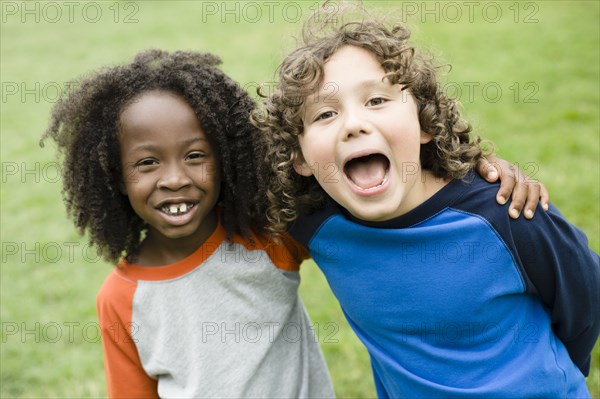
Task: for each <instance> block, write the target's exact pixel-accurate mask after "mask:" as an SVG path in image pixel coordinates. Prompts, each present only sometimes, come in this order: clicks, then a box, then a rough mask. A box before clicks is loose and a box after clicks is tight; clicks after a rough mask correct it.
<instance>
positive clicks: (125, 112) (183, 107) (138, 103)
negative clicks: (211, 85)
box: [119, 90, 196, 125]
mask: <svg viewBox="0 0 600 399" xmlns="http://www.w3.org/2000/svg"><path fill="white" fill-rule="evenodd" d="M191 114H193V115H194V118H196V116H195V113H194V110H193V109H192V107H191V106H190V105H189V104H188V103H187V101H186V100H185V99H183V98H182V97H181V96H179V95H177V94H175V93H172V92H169V91H163V90H152V91H147V92H144V93H142V94H140V95H138V96H137V97H135V98H134V99H133V100H131V101H130V102H129V103H128V104H126V105H125V106H124V107H123V109H122V110H121V114H120V116H119V119H120V121H121V123H122V124H128V125H131V124H133V125H138V124H143V123H144V122H147V121H148V120H160V119H167V120H177V119H181V118H189V117H190V116H191Z"/></svg>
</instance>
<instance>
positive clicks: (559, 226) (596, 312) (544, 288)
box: [510, 206, 600, 376]
mask: <svg viewBox="0 0 600 399" xmlns="http://www.w3.org/2000/svg"><path fill="white" fill-rule="evenodd" d="M510 225H511V230H512V235H513V237H514V244H515V246H516V249H517V253H518V255H519V258H520V259H519V263H521V266H522V267H523V269H524V272H525V273H526V275H527V276H528V278H529V280H530V282H531V284H532V285H531V286H528V291H529V292H531V293H534V294H537V295H538V296H539V297H540V298H541V300H542V301H543V303H544V304H545V305H546V306H547V307H548V308H549V309H551V320H552V327H553V330H554V332H555V333H556V335H557V336H558V337H559V338H560V340H561V341H562V342H563V343H564V344H565V346H566V348H567V350H568V351H569V355H570V356H571V359H572V360H573V362H574V363H575V364H576V365H577V367H579V369H580V370H581V372H582V373H583V374H584V375H585V376H587V375H588V374H589V370H590V359H591V352H592V349H593V347H594V344H595V343H596V340H597V339H598V333H599V332H600V260H599V259H600V258H599V257H598V254H596V253H594V252H593V251H592V250H591V249H590V248H589V247H588V240H587V237H586V236H585V234H584V233H583V232H582V231H581V230H579V229H578V228H577V227H575V226H573V225H572V224H570V223H569V222H567V220H566V219H565V218H564V217H563V216H562V215H561V214H560V212H558V210H557V209H556V208H554V207H553V206H550V209H549V210H548V212H544V211H543V210H542V209H538V210H537V212H536V213H535V218H534V219H533V220H531V221H527V220H524V219H523V218H520V219H518V220H515V221H511V223H510Z"/></svg>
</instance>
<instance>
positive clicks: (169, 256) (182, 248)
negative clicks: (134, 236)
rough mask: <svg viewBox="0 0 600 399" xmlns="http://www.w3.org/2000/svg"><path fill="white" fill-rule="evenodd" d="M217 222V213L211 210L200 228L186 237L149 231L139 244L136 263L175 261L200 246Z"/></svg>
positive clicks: (158, 264) (163, 264)
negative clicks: (166, 235) (175, 236)
mask: <svg viewBox="0 0 600 399" xmlns="http://www.w3.org/2000/svg"><path fill="white" fill-rule="evenodd" d="M218 223H219V218H218V216H217V213H216V212H212V213H210V214H209V215H208V216H207V217H206V219H205V221H204V222H203V223H202V228H201V229H199V230H198V231H197V232H196V233H195V234H192V235H189V236H187V237H181V238H177V239H172V238H168V237H164V236H162V235H160V234H155V233H154V232H152V231H149V232H148V236H147V237H146V238H145V239H144V242H143V243H142V245H141V248H140V252H139V255H138V258H137V261H136V264H138V265H140V266H166V265H171V264H173V263H177V262H179V261H181V260H183V259H185V258H187V257H188V256H190V255H191V254H193V253H194V252H195V251H196V250H197V249H198V248H200V247H201V246H202V245H203V244H204V243H205V242H206V240H207V239H208V238H209V237H210V236H211V235H212V233H213V232H214V231H215V229H216V228H217V224H218Z"/></svg>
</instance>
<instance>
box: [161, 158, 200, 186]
mask: <svg viewBox="0 0 600 399" xmlns="http://www.w3.org/2000/svg"><path fill="white" fill-rule="evenodd" d="M191 184H192V180H191V179H190V177H189V175H188V173H187V172H186V170H185V167H184V166H183V165H177V164H171V165H165V166H164V173H162V174H161V176H160V178H159V180H158V182H157V187H158V188H164V189H167V190H171V191H177V190H180V189H182V188H184V187H187V186H189V185H191Z"/></svg>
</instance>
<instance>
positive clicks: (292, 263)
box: [259, 233, 310, 272]
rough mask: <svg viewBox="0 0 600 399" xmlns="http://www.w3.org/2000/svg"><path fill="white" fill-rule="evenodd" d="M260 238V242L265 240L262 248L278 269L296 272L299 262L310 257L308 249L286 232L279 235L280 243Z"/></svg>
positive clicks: (298, 268)
mask: <svg viewBox="0 0 600 399" xmlns="http://www.w3.org/2000/svg"><path fill="white" fill-rule="evenodd" d="M261 238H262V242H266V244H265V245H264V249H265V250H266V251H267V252H268V254H269V257H270V258H271V260H272V261H273V263H274V264H275V266H277V268H279V269H282V270H287V271H291V272H297V271H299V270H300V264H301V263H302V262H303V261H304V260H305V259H308V258H310V255H309V252H308V249H307V248H306V247H304V246H303V245H301V244H300V243H299V242H297V241H296V240H294V239H293V238H292V237H291V236H290V235H288V234H287V233H285V234H283V235H282V236H281V237H280V243H275V242H274V241H272V240H270V239H267V238H264V237H261ZM259 241H261V240H259Z"/></svg>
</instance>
